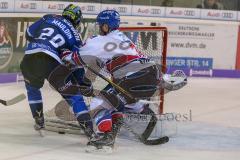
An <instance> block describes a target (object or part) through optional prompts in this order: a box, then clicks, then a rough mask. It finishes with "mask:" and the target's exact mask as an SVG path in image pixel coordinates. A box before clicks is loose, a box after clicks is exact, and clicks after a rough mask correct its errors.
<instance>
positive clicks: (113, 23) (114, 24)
mask: <svg viewBox="0 0 240 160" xmlns="http://www.w3.org/2000/svg"><path fill="white" fill-rule="evenodd" d="M97 24H98V25H99V33H100V35H107V34H108V33H109V32H111V31H114V30H117V29H118V28H119V25H120V15H119V13H118V12H117V11H115V10H104V11H102V12H100V13H99V14H98V16H97Z"/></svg>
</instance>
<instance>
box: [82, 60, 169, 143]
mask: <svg viewBox="0 0 240 160" xmlns="http://www.w3.org/2000/svg"><path fill="white" fill-rule="evenodd" d="M84 66H85V67H86V68H87V69H89V70H90V71H91V72H92V73H94V74H95V75H97V76H99V77H100V78H102V79H103V80H105V81H106V82H108V83H109V84H111V85H112V86H113V87H115V88H116V89H117V90H119V91H120V92H121V93H123V94H125V95H126V96H128V97H129V98H131V99H132V100H134V101H137V100H136V99H135V98H134V97H133V96H132V95H131V94H130V93H128V92H127V91H126V90H124V89H123V88H122V87H120V86H118V85H117V84H115V83H114V82H112V81H111V80H110V79H108V78H106V77H105V76H103V75H102V74H100V73H98V72H96V71H95V70H94V69H92V68H91V67H89V66H88V65H87V64H84ZM115 109H116V110H117V108H115ZM120 123H122V125H123V127H124V128H126V129H127V130H128V131H129V132H131V133H132V134H133V135H134V136H135V137H136V138H137V139H138V140H140V141H141V142H142V143H144V144H146V145H158V144H164V143H166V142H168V141H169V137H167V136H164V137H160V138H158V139H153V140H147V138H148V137H149V136H150V134H151V133H148V132H144V134H143V135H142V136H140V135H138V134H137V133H136V132H134V131H133V130H132V129H131V127H129V126H128V125H127V124H126V123H125V122H120ZM155 125H156V121H155V122H153V123H152V122H150V123H149V125H148V127H147V128H150V130H153V127H155Z"/></svg>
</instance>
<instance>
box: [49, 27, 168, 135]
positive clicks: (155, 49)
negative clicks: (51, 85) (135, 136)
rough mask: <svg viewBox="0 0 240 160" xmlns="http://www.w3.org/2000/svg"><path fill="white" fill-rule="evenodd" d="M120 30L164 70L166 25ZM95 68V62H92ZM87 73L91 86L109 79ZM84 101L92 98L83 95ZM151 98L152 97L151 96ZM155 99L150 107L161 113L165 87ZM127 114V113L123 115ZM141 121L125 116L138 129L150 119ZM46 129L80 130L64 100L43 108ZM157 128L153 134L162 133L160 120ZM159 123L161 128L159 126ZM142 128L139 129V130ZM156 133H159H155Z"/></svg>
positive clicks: (97, 87)
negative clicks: (49, 108)
mask: <svg viewBox="0 0 240 160" xmlns="http://www.w3.org/2000/svg"><path fill="white" fill-rule="evenodd" d="M120 30H121V31H122V32H123V33H124V34H125V35H126V36H128V37H129V38H130V39H131V40H132V41H133V43H134V44H135V45H136V47H137V49H138V50H139V51H140V52H141V53H142V54H144V55H146V56H148V58H149V59H150V60H152V61H155V63H157V64H159V65H160V66H161V72H162V73H165V72H166V53H167V38H168V37H167V36H168V32H167V28H166V27H122V28H120ZM93 68H94V66H93ZM99 72H100V74H102V75H105V76H108V75H107V74H106V73H105V72H104V71H101V70H99ZM86 74H87V77H88V78H89V79H90V80H91V81H92V82H93V87H94V89H97V90H101V89H103V88H104V87H105V86H106V85H107V84H108V83H107V82H105V81H104V80H103V79H101V78H99V77H96V76H95V75H94V74H93V73H91V72H90V71H89V72H88V71H87V73H86ZM84 100H85V102H86V104H87V105H89V103H90V102H91V100H92V98H89V97H84ZM150 101H151V100H150ZM152 101H154V103H151V104H150V108H152V109H153V110H154V112H155V113H156V114H163V109H164V107H163V106H164V90H159V91H158V92H156V95H155V96H154V100H152ZM126 117H127V116H126ZM144 119H145V120H144V122H142V121H140V122H133V121H131V122H130V121H129V118H127V119H126V123H128V124H129V125H130V126H131V125H132V126H136V124H137V123H139V124H137V126H139V127H138V129H137V130H139V129H140V130H141V129H142V128H143V129H144V127H146V125H147V123H148V122H147V121H148V120H149V119H150V118H149V117H148V118H146V117H145V118H144ZM45 120H46V129H47V130H50V131H57V132H67V133H78V134H79V133H82V132H81V131H79V127H78V123H77V122H76V121H75V117H74V115H73V113H72V111H71V107H69V106H68V104H67V103H66V102H65V101H64V100H63V101H61V102H59V103H58V104H57V105H56V107H54V108H53V109H51V110H49V111H47V112H45ZM157 126H158V128H156V129H155V130H161V131H160V132H161V133H159V131H155V132H156V134H162V130H163V127H164V126H163V123H162V122H161V121H160V122H159V125H157ZM159 127H160V129H159ZM139 132H141V131H139ZM157 136H159V135H157Z"/></svg>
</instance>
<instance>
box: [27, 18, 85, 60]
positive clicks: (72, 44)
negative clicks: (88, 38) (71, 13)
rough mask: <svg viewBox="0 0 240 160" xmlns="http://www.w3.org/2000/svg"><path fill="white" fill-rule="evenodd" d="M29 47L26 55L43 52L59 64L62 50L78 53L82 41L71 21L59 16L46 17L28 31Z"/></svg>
mask: <svg viewBox="0 0 240 160" xmlns="http://www.w3.org/2000/svg"><path fill="white" fill-rule="evenodd" d="M26 39H27V40H28V42H29V43H28V45H27V48H26V51H25V54H34V53H39V52H43V53H46V54H48V55H50V56H51V57H53V58H54V59H56V60H57V61H58V62H60V63H62V61H61V58H60V57H61V55H60V54H61V50H63V49H69V50H71V51H78V49H79V47H81V46H82V41H81V39H80V36H79V34H78V32H77V30H76V29H75V28H74V27H73V25H72V24H71V22H70V21H68V20H67V19H65V18H64V17H62V16H59V15H45V16H43V17H42V18H41V19H39V20H38V21H36V22H35V23H33V24H32V25H31V26H30V27H28V29H27V31H26Z"/></svg>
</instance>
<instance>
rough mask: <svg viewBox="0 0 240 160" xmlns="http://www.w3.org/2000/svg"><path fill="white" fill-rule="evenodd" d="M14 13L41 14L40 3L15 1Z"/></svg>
mask: <svg viewBox="0 0 240 160" xmlns="http://www.w3.org/2000/svg"><path fill="white" fill-rule="evenodd" d="M15 12H42V1H15Z"/></svg>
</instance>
